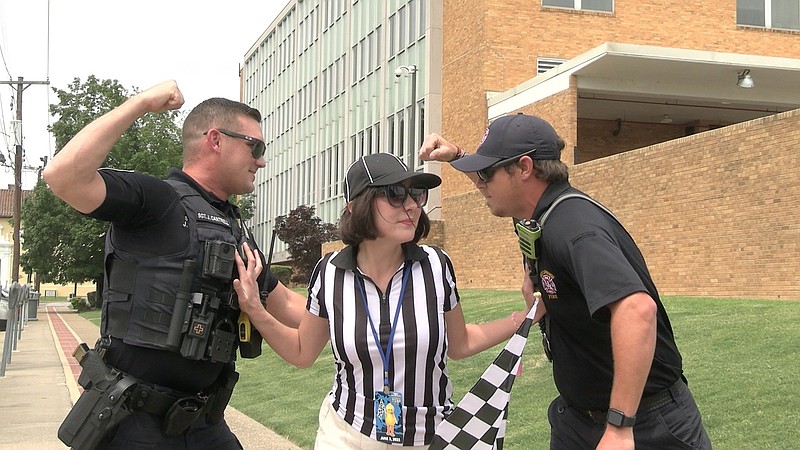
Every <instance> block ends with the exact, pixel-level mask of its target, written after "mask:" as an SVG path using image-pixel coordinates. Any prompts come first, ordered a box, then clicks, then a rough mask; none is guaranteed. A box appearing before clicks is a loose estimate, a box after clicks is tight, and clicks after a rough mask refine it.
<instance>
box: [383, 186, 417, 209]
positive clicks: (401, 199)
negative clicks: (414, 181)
mask: <svg viewBox="0 0 800 450" xmlns="http://www.w3.org/2000/svg"><path fill="white" fill-rule="evenodd" d="M378 193H379V194H381V195H383V196H385V197H386V200H388V201H389V204H390V205H392V206H394V207H395V208H401V207H403V205H405V204H406V198H408V196H411V199H412V200H414V203H416V204H417V206H419V207H420V208H422V207H423V206H425V204H426V203H428V189H427V188H421V187H406V186H405V185H404V184H392V185H389V186H383V187H382V188H381V190H379V191H378Z"/></svg>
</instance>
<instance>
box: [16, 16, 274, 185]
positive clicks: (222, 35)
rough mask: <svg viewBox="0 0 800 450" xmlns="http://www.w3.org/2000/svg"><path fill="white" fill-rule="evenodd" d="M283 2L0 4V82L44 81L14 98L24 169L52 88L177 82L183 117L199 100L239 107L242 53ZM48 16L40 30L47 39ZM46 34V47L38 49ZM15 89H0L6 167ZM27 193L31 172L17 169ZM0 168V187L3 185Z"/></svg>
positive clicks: (34, 153) (44, 146)
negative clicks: (93, 82)
mask: <svg viewBox="0 0 800 450" xmlns="http://www.w3.org/2000/svg"><path fill="white" fill-rule="evenodd" d="M287 3H288V0H224V1H213V0H194V1H190V0H139V1H137V2H124V1H109V0H70V1H65V0H55V1H50V0H0V51H2V57H1V58H0V80H4V81H7V80H12V81H17V78H18V77H23V78H24V80H23V81H45V80H47V79H48V78H49V80H50V85H49V86H45V85H36V84H33V85H29V86H28V87H27V88H26V89H25V90H24V91H23V94H22V123H23V126H22V129H23V142H22V144H23V149H24V155H25V161H24V165H26V166H36V167H38V166H41V161H40V158H41V157H42V156H44V155H49V156H52V154H53V152H54V150H55V148H54V146H55V144H54V143H53V142H52V139H51V138H50V136H49V133H48V132H47V125H48V124H50V123H51V121H52V120H53V119H52V118H51V117H50V116H49V114H48V105H49V104H50V103H53V102H57V101H58V97H57V96H56V95H55V94H54V93H53V92H52V88H53V87H55V88H58V89H62V90H66V89H67V85H68V84H69V83H71V82H72V80H73V79H74V78H76V77H77V78H80V80H81V82H82V83H83V82H85V81H86V79H87V78H88V77H89V75H95V76H96V77H97V78H99V79H101V80H103V79H116V80H118V81H119V82H120V84H121V85H122V86H124V87H125V88H126V89H128V90H129V91H132V89H133V88H134V87H135V88H138V89H139V90H144V89H147V88H148V87H150V86H152V85H155V84H157V83H159V82H161V81H163V80H167V79H174V80H177V82H178V86H179V87H180V88H181V91H183V94H184V98H185V99H186V104H185V105H184V107H183V109H185V110H189V109H191V108H192V107H193V106H194V105H196V104H198V103H199V102H201V101H203V100H205V99H206V98H209V97H226V98H230V99H234V100H238V99H239V73H238V70H239V66H240V65H241V64H242V62H243V61H244V54H245V53H246V52H247V51H248V50H249V49H250V47H251V46H252V45H253V44H254V43H255V42H256V39H258V38H259V36H261V34H262V33H263V32H264V30H266V28H267V27H268V26H269V24H270V23H272V21H273V20H274V18H275V17H276V16H277V15H278V13H279V12H280V11H281V10H282V9H283V8H284V7H285V6H286V4H287ZM48 8H49V32H48ZM48 35H49V43H48ZM14 93H15V89H12V87H11V86H8V85H5V84H3V85H0V153H3V154H4V156H5V157H6V160H7V161H13V159H14V156H13V155H14V149H15V147H14V140H13V137H10V136H9V135H10V134H11V128H10V127H11V121H12V120H14V119H16V115H17V108H16V100H15V99H14ZM22 180H23V188H24V189H32V188H33V186H34V185H35V183H36V172H35V171H33V170H24V171H23V177H22ZM13 182H14V174H13V171H12V169H10V168H9V167H0V187H2V188H5V187H7V185H8V184H13Z"/></svg>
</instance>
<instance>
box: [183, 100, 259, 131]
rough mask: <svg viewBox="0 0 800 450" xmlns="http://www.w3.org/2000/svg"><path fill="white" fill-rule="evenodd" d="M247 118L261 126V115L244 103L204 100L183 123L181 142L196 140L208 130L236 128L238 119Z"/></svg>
mask: <svg viewBox="0 0 800 450" xmlns="http://www.w3.org/2000/svg"><path fill="white" fill-rule="evenodd" d="M242 116H244V117H249V118H251V119H253V120H255V121H256V122H258V124H259V125H261V113H260V112H259V111H258V110H257V109H255V108H252V107H250V106H248V105H246V104H244V103H241V102H237V101H233V100H228V99H227V98H221V97H213V98H209V99H208V100H204V101H203V102H201V103H200V104H199V105H197V106H195V107H194V109H192V111H191V112H190V113H189V114H188V115H187V116H186V119H185V120H184V121H183V141H184V142H186V141H187V140H191V139H192V138H197V137H199V136H201V135H202V134H203V133H205V132H206V131H208V130H209V129H210V128H214V127H219V128H236V125H238V124H237V121H238V120H239V118H240V117H242Z"/></svg>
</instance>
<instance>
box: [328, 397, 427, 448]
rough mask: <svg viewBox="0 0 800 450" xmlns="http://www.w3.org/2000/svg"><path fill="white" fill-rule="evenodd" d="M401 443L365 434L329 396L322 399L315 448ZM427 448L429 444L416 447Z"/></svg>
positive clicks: (387, 446)
mask: <svg viewBox="0 0 800 450" xmlns="http://www.w3.org/2000/svg"><path fill="white" fill-rule="evenodd" d="M398 447H400V446H399V445H391V444H385V443H383V442H378V441H376V440H375V439H371V438H370V437H369V436H364V435H363V434H361V433H360V432H359V431H358V430H356V429H355V428H353V427H352V426H351V425H350V424H349V423H347V422H345V421H344V419H342V418H341V417H339V414H338V413H337V412H336V410H334V409H333V406H332V405H331V399H330V397H329V396H327V395H326V396H325V399H324V400H322V406H321V407H320V408H319V428H317V439H316V440H315V441H314V450H342V449H362V450H396V449H397V448H398ZM404 448H418V449H427V448H428V446H427V445H420V446H414V447H404Z"/></svg>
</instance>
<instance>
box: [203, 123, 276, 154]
mask: <svg viewBox="0 0 800 450" xmlns="http://www.w3.org/2000/svg"><path fill="white" fill-rule="evenodd" d="M209 131H210V130H209ZM217 131H219V132H220V133H222V134H224V135H225V136H230V137H232V138H236V139H242V140H245V141H247V145H249V146H250V151H251V153H252V154H253V158H254V159H258V158H261V157H262V156H264V153H266V151H267V144H265V143H264V141H262V140H261V139H256V138H254V137H253V136H248V135H246V134H240V133H236V132H234V131H229V130H226V129H224V128H217ZM207 134H208V131H206V132H205V133H203V136H205V135H207Z"/></svg>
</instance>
